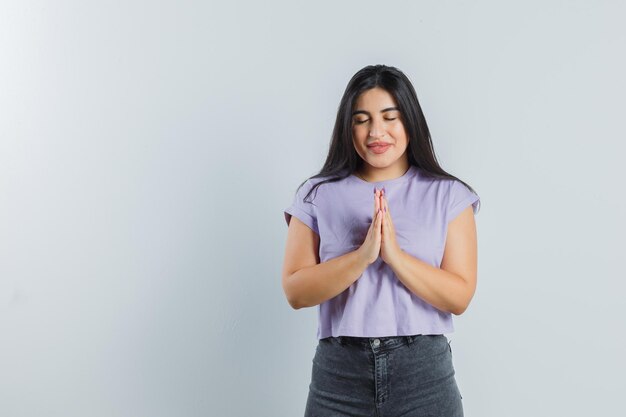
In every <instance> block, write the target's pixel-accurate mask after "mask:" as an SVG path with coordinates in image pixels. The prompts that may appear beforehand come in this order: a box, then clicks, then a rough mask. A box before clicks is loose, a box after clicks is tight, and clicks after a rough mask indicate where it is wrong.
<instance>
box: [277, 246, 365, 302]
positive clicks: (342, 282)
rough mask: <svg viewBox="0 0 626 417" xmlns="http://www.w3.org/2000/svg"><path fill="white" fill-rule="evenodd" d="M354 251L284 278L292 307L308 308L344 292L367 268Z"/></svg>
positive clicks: (356, 251)
mask: <svg viewBox="0 0 626 417" xmlns="http://www.w3.org/2000/svg"><path fill="white" fill-rule="evenodd" d="M367 266H368V263H367V262H366V261H365V260H363V258H362V257H361V255H360V253H359V252H358V250H354V251H352V252H348V253H346V254H344V255H341V256H338V257H336V258H333V259H330V260H328V261H326V262H322V263H319V264H317V265H315V266H311V267H308V268H302V269H300V270H298V271H296V272H294V273H293V274H292V275H291V276H290V277H289V278H288V279H287V288H286V291H287V293H288V294H289V295H290V297H289V298H290V302H289V303H290V304H291V306H292V307H293V308H295V309H299V308H302V307H312V306H316V305H318V304H321V303H323V302H324V301H326V300H329V299H331V298H333V297H335V296H336V295H338V294H340V293H342V292H343V291H345V289H346V288H348V287H350V285H352V283H353V282H354V281H356V280H357V279H358V278H359V277H360V276H361V274H363V272H364V271H365V269H366V268H367Z"/></svg>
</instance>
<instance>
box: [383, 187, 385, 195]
mask: <svg viewBox="0 0 626 417" xmlns="http://www.w3.org/2000/svg"><path fill="white" fill-rule="evenodd" d="M383 195H385V187H383Z"/></svg>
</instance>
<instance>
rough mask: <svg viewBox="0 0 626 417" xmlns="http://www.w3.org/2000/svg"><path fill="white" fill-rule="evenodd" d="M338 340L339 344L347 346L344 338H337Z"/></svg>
mask: <svg viewBox="0 0 626 417" xmlns="http://www.w3.org/2000/svg"><path fill="white" fill-rule="evenodd" d="M337 340H339V344H340V345H345V344H346V341H345V340H344V339H343V337H342V336H337Z"/></svg>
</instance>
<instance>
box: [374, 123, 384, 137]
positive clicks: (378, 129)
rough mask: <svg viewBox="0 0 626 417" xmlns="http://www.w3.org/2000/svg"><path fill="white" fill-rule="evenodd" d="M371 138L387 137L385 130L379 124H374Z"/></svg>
mask: <svg viewBox="0 0 626 417" xmlns="http://www.w3.org/2000/svg"><path fill="white" fill-rule="evenodd" d="M370 136H371V137H373V138H382V137H383V136H385V130H384V129H383V128H382V127H381V126H380V124H379V123H378V122H374V123H373V124H372V128H371V129H370Z"/></svg>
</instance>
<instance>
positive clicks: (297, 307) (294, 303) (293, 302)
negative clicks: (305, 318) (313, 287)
mask: <svg viewBox="0 0 626 417" xmlns="http://www.w3.org/2000/svg"><path fill="white" fill-rule="evenodd" d="M287 302H288V303H289V305H290V306H291V308H293V309H294V310H300V309H301V308H302V307H303V306H302V304H300V303H299V302H298V301H297V300H295V299H293V298H287Z"/></svg>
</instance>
